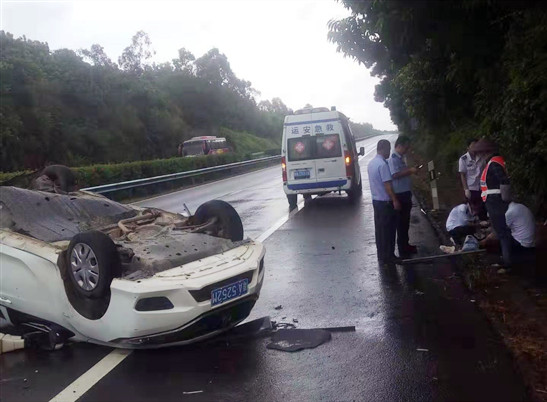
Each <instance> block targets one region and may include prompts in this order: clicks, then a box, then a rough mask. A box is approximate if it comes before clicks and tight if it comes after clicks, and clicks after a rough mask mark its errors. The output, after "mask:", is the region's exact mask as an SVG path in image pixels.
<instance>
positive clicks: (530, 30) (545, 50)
mask: <svg viewBox="0 0 547 402" xmlns="http://www.w3.org/2000/svg"><path fill="white" fill-rule="evenodd" d="M342 2H343V4H344V5H345V6H346V7H347V8H348V9H349V10H350V11H351V16H350V17H348V18H346V19H343V20H339V21H331V23H330V26H329V28H330V32H329V39H330V40H331V41H333V42H335V43H336V44H337V45H338V49H339V51H342V52H344V53H345V54H346V55H348V56H350V57H353V58H355V59H356V60H358V61H359V62H360V63H363V64H364V65H365V66H366V67H369V68H371V69H372V70H371V71H372V74H373V75H375V76H378V77H380V78H381V82H380V84H379V85H378V86H377V87H376V99H377V100H378V101H381V102H384V104H385V105H386V107H388V108H389V110H390V112H391V117H392V119H393V121H394V123H395V124H397V125H398V127H399V129H400V130H401V131H403V132H405V133H408V134H410V135H412V136H413V137H414V138H415V140H416V141H415V143H417V145H418V146H420V147H421V148H422V150H423V151H425V152H427V153H428V154H429V155H430V156H431V157H435V159H436V161H437V162H439V163H442V162H443V161H449V162H447V163H450V164H451V166H455V165H456V160H457V157H458V156H459V154H460V153H462V151H463V150H464V148H465V140H466V138H471V137H481V136H487V137H491V138H494V139H495V140H497V141H498V143H499V145H500V148H501V153H502V154H503V155H504V156H505V157H506V160H507V163H508V167H509V171H510V174H511V176H512V182H513V184H514V187H516V189H517V190H519V191H520V193H521V194H523V195H524V196H526V197H528V199H527V201H528V202H529V203H530V204H532V206H533V207H534V208H535V209H536V210H537V209H538V208H540V207H541V206H543V207H544V206H545V200H546V195H547V179H546V177H547V91H546V90H547V74H546V71H547V8H546V7H545V4H544V2H542V1H527V0H516V1H494V0H468V1H465V0H446V1H423V0H422V1H406V0H361V1H352V0H343V1H342ZM543 212H544V213H545V212H546V211H545V210H543Z"/></svg>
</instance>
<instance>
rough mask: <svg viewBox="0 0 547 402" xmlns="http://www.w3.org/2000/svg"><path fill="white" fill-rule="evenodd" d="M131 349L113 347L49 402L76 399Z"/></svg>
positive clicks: (127, 354)
mask: <svg viewBox="0 0 547 402" xmlns="http://www.w3.org/2000/svg"><path fill="white" fill-rule="evenodd" d="M131 352H132V350H128V349H114V350H113V351H112V352H110V353H109V354H107V355H106V356H105V357H103V358H102V359H101V360H100V361H99V362H98V363H97V364H95V365H94V366H93V367H91V368H90V369H89V370H87V371H86V372H85V373H84V374H82V375H81V376H80V377H78V378H77V379H76V380H74V381H73V382H72V384H70V385H69V386H68V387H66V388H65V389H63V390H62V391H61V392H59V393H58V394H57V395H56V396H54V397H53V398H52V399H51V400H50V402H68V401H76V400H77V399H78V398H80V397H81V396H82V395H83V394H85V393H86V392H87V391H89V389H90V388H91V387H92V386H93V385H95V384H97V383H98V382H99V381H100V380H101V378H103V377H104V376H105V375H107V374H108V373H110V372H111V371H112V370H113V369H114V367H116V366H117V365H118V364H120V363H121V362H122V361H123V360H124V359H125V358H126V357H127V356H129V355H130V354H131Z"/></svg>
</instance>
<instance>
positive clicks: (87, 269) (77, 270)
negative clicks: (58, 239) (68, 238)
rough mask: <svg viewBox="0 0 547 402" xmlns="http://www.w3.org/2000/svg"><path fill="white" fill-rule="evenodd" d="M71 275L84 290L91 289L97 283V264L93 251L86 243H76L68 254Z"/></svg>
mask: <svg viewBox="0 0 547 402" xmlns="http://www.w3.org/2000/svg"><path fill="white" fill-rule="evenodd" d="M70 263H71V268H72V275H73V276H74V279H76V283H77V284H78V285H79V286H80V287H81V288H82V289H84V290H93V289H95V287H97V283H99V264H98V262H97V257H96V256H95V253H94V252H93V250H92V249H91V247H89V246H88V245H87V244H84V243H78V244H76V245H75V246H74V248H73V249H72V253H71V255H70Z"/></svg>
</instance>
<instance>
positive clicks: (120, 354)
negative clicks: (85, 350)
mask: <svg viewBox="0 0 547 402" xmlns="http://www.w3.org/2000/svg"><path fill="white" fill-rule="evenodd" d="M304 204H305V202H304V201H301V202H300V203H299V204H298V207H297V208H295V209H294V210H292V211H291V212H289V213H288V214H287V215H285V216H284V217H283V218H281V219H279V220H278V221H277V222H275V223H274V224H273V225H272V226H270V227H269V228H268V229H267V230H266V231H265V232H264V233H262V234H261V235H260V236H258V238H257V239H256V240H257V241H259V242H263V241H264V240H266V239H267V238H268V237H270V236H271V235H272V234H274V233H275V231H276V230H277V229H279V228H280V227H281V226H283V224H285V223H286V222H287V221H288V220H289V219H290V218H292V217H293V216H294V215H296V214H297V213H298V212H299V211H301V210H302V209H303V208H304ZM132 352H133V350H131V349H114V350H113V351H112V352H110V353H109V354H108V355H106V356H105V357H104V358H103V359H102V360H101V361H99V362H98V363H97V364H95V365H94V366H93V367H91V368H90V369H89V370H87V371H86V372H85V373H84V374H82V375H81V376H80V377H79V378H77V379H76V380H74V382H72V384H70V385H69V386H68V387H66V388H65V389H64V390H62V391H61V392H59V393H58V394H57V395H56V396H55V397H53V399H51V400H50V402H75V401H76V400H77V399H78V398H80V397H81V396H82V395H84V394H85V393H86V392H87V391H89V390H90V389H91V387H93V386H94V385H95V384H97V383H98V382H99V381H100V380H101V379H102V378H103V377H104V376H106V375H107V374H108V373H110V372H111V371H112V370H114V368H115V367H116V366H117V365H118V364H120V363H121V362H122V361H123V360H124V359H126V358H127V357H128V356H129V355H130V354H131V353H132Z"/></svg>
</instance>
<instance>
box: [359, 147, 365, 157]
mask: <svg viewBox="0 0 547 402" xmlns="http://www.w3.org/2000/svg"><path fill="white" fill-rule="evenodd" d="M359 155H361V156H364V155H365V147H361V148H359Z"/></svg>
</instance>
